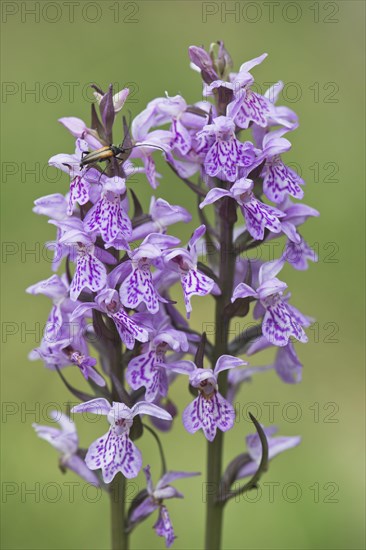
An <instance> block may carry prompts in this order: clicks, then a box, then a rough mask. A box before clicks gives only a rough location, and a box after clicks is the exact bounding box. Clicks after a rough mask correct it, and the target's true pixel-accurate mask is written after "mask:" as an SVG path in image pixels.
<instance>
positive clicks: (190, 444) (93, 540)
mask: <svg viewBox="0 0 366 550" xmlns="http://www.w3.org/2000/svg"><path fill="white" fill-rule="evenodd" d="M36 4H37V5H38V7H37V5H36ZM35 5H36V6H35ZM270 6H271V7H270ZM34 7H35V9H36V10H37V9H38V10H39V16H37V15H36V16H34V15H32V14H30V13H29V11H27V10H31V9H34ZM70 9H71V8H70V6H69V7H68V6H67V5H66V4H65V3H64V2H38V3H35V2H25V3H20V2H19V3H16V2H3V3H2V10H3V13H2V22H3V23H2V27H3V28H2V30H3V33H2V80H3V95H2V111H3V117H2V187H1V191H2V216H1V224H2V240H3V258H2V268H3V271H4V275H3V277H2V300H3V301H2V305H3V317H2V319H3V322H2V331H3V334H2V371H1V377H2V400H3V417H2V424H1V428H2V430H1V431H2V445H1V453H2V483H3V485H2V488H3V498H2V501H3V512H2V529H1V533H2V547H3V548H4V549H5V548H6V549H19V548H24V549H28V548H29V549H40V548H44V549H56V548H57V549H66V548H67V549H80V548H85V549H100V548H103V549H104V548H108V544H109V517H108V514H109V503H108V499H107V497H106V496H103V497H101V498H100V495H98V494H96V493H95V492H93V491H90V493H89V492H88V493H86V494H85V492H83V491H85V488H84V487H83V484H80V482H79V480H78V478H77V477H76V476H74V474H72V473H70V472H69V473H68V474H67V475H65V476H63V475H62V474H61V472H60V471H59V470H58V468H57V454H56V452H55V451H54V450H53V449H52V448H51V447H50V446H48V445H47V444H46V443H45V442H43V441H41V440H39V439H37V438H36V436H35V434H34V433H33V430H32V427H31V423H32V422H33V421H38V422H41V423H47V422H46V420H45V417H46V416H47V411H49V410H50V409H52V408H53V407H54V406H58V408H59V407H60V406H61V404H63V403H66V402H67V400H68V399H69V395H68V393H67V392H66V390H64V388H63V386H62V384H61V382H60V380H59V378H58V377H57V375H56V374H54V373H52V372H50V371H48V370H45V369H44V368H43V366H42V364H41V363H39V362H37V363H30V362H29V361H28V360H27V353H28V352H29V350H30V349H31V348H32V347H34V345H35V340H38V336H37V335H36V336H34V335H32V334H29V333H28V332H27V331H28V330H31V329H34V328H36V330H37V331H38V332H39V327H41V326H42V325H43V324H44V322H45V320H46V316H47V314H48V311H49V307H50V306H49V302H48V300H47V299H46V298H43V297H31V296H28V295H26V294H25V292H24V289H25V288H26V287H27V286H28V285H30V284H33V283H34V282H36V281H38V280H40V279H44V278H46V277H48V276H49V275H50V263H49V259H48V255H47V252H46V251H45V249H43V248H42V243H43V242H44V241H46V240H49V239H52V238H53V235H54V230H53V228H52V227H51V226H49V225H47V221H46V219H45V218H44V217H38V216H36V215H34V214H33V213H32V203H33V200H34V199H36V198H37V197H39V196H42V195H46V194H48V193H53V192H57V191H60V192H66V190H67V188H68V182H67V178H66V177H63V176H62V177H61V176H60V177H58V176H57V174H56V173H55V171H53V170H49V171H47V170H46V168H45V167H46V165H47V160H48V158H49V157H50V156H51V155H54V154H56V153H58V152H72V151H73V147H74V146H73V139H72V138H71V137H70V136H69V135H68V133H67V132H66V131H65V130H64V129H63V128H62V127H61V125H59V124H58V123H57V119H58V118H59V117H62V116H76V117H80V118H83V119H84V120H86V121H87V122H88V121H89V111H90V104H89V103H90V92H88V91H87V84H88V83H90V82H97V83H98V84H99V85H100V86H102V87H104V88H106V86H107V85H108V83H109V82H115V83H116V84H117V85H118V86H119V88H122V87H123V86H125V85H126V84H129V85H130V87H131V89H133V90H134V94H133V96H132V98H131V100H130V101H129V103H128V104H127V108H128V109H130V110H131V112H132V114H133V115H135V114H137V113H138V112H139V111H140V110H142V109H143V108H144V107H145V105H146V103H147V102H148V101H150V100H151V99H153V98H155V97H159V96H162V95H164V92H165V91H167V92H168V93H169V94H170V95H175V94H177V93H181V94H182V95H183V96H184V97H185V98H186V100H187V101H188V102H194V101H197V100H199V99H200V94H201V83H200V79H199V76H198V75H197V74H196V73H194V72H193V71H191V70H190V68H189V65H188V56H187V48H188V46H189V45H191V44H197V45H200V44H204V45H205V46H208V45H209V44H210V42H212V41H215V40H218V39H222V40H224V41H225V44H226V46H227V48H228V49H229V51H230V52H231V54H232V57H233V59H234V63H235V67H236V68H238V67H239V66H240V64H241V63H243V62H244V61H246V60H249V59H251V58H253V57H256V56H258V55H260V54H261V53H263V52H264V51H266V52H268V53H269V58H268V59H267V60H266V61H265V62H264V63H263V64H262V65H261V66H260V67H257V68H256V69H255V70H254V75H255V78H256V81H257V82H258V83H259V84H260V85H261V86H262V91H264V89H265V86H264V85H263V83H265V82H275V81H277V80H278V79H282V80H283V81H284V82H285V83H287V88H286V94H285V95H286V97H285V98H283V99H282V101H281V102H280V103H281V104H287V105H288V106H290V107H291V108H293V109H294V110H295V111H296V112H297V113H298V115H299V117H300V123H301V125H300V128H299V129H298V130H297V131H296V132H295V133H294V134H293V135H291V138H290V139H291V141H292V143H293V149H292V151H291V152H290V153H288V154H287V155H286V159H287V161H288V162H294V163H297V165H298V166H299V167H300V168H301V170H302V175H303V177H304V178H305V180H306V182H307V186H306V189H305V191H306V193H305V199H306V200H305V202H306V203H307V204H310V205H311V206H313V207H315V208H317V209H318V210H320V212H321V217H320V218H319V219H313V220H311V221H309V222H308V223H307V224H306V225H305V227H304V230H303V234H304V236H305V237H306V238H307V240H308V242H309V243H310V244H313V245H314V244H315V246H316V247H317V249H318V251H319V262H318V263H317V264H311V268H310V270H309V271H307V272H303V273H301V272H296V271H294V270H293V269H292V268H290V267H288V268H286V270H285V272H284V273H283V278H284V280H286V282H288V285H289V288H290V290H291V291H292V293H293V303H294V304H295V305H296V306H297V307H299V309H301V310H302V311H304V312H305V313H307V314H310V315H312V316H314V317H315V318H316V320H317V324H315V325H314V327H313V328H312V329H311V330H309V332H308V334H309V340H310V342H309V344H308V345H306V346H302V345H298V346H297V349H298V352H299V355H300V358H301V360H302V361H303V364H304V375H303V382H302V383H301V384H299V385H296V386H289V385H285V384H283V383H282V382H281V381H280V380H279V378H277V377H276V375H275V374H274V373H268V374H266V375H265V376H258V377H257V378H256V379H254V380H253V382H252V383H251V384H250V385H246V386H245V388H243V389H242V391H241V393H240V395H239V400H240V402H241V405H242V407H243V408H242V412H243V415H242V417H241V419H240V421H239V422H238V423H237V425H236V427H235V429H234V430H233V431H231V432H230V433H229V434H228V435H227V437H226V447H225V461H226V462H227V461H229V460H231V459H232V458H233V457H234V456H235V455H236V454H238V453H240V452H243V446H244V436H245V435H246V434H247V433H249V432H250V431H252V429H251V426H250V424H249V422H248V421H247V420H246V417H245V416H246V413H247V410H252V411H253V412H254V414H257V416H259V417H260V420H261V421H262V422H263V423H264V424H268V423H270V422H271V421H272V422H274V423H276V424H277V425H278V426H279V427H280V430H281V433H283V434H284V435H296V434H300V435H301V436H302V437H303V441H302V444H301V446H300V447H298V448H296V449H294V450H291V451H289V452H288V453H287V454H285V455H282V456H281V457H278V458H276V459H275V460H274V461H273V463H272V464H271V468H270V471H269V472H268V474H267V475H266V476H265V478H263V483H262V486H261V489H262V493H261V494H258V495H257V494H256V493H255V492H254V493H250V494H249V495H248V497H247V498H246V499H242V500H240V501H239V502H231V503H230V504H229V505H228V507H227V509H226V521H225V529H224V548H250V549H260V548H261V549H264V548H265V549H272V548H273V549H274V548H276V549H280V548H289V549H290V548H301V549H305V548H306V549H308V548H314V549H315V548H318V549H325V548H348V549H350V548H352V549H356V548H364V544H365V541H364V529H363V521H364V471H363V459H364V456H363V454H364V429H363V428H364V374H363V364H364V357H363V345H362V342H363V336H364V317H363V305H364V301H363V282H364V273H363V266H364V262H363V258H364V247H363V235H364V231H363V205H364V174H363V173H362V168H361V166H362V165H363V159H364V143H363V139H362V135H363V134H362V129H363V126H364V111H363V107H362V98H363V96H364V78H363V58H364V53H363V33H364V2H361V1H360V2H357V1H356V2H352V1H347V2H325V3H324V2H306V1H302V2H276V3H266V2H264V3H262V2H256V3H254V2H226V3H225V2H224V3H221V2H206V3H205V2H204V3H201V2H188V1H187V2H157V1H147V2H136V3H135V2H112V1H111V2H110V1H105V2H83V1H80V2H77V3H75V7H74V9H75V12H74V16H73V22H71V21H70V19H71V17H70V12H69V10H70ZM225 9H226V12H225ZM230 9H235V10H236V11H235V14H231V15H230V14H229V13H227V11H228V10H230ZM272 9H273V10H274V12H272ZM269 10H271V12H270V11H269ZM35 17H36V18H37V19H36V20H35ZM93 20H96V21H95V22H94V23H93V22H92V21H93ZM52 21H53V22H52ZM289 83H292V84H289ZM32 89H33V90H35V93H34V94H31V93H27V91H28V92H29V91H30V90H32ZM72 90H73V93H72ZM31 169H35V170H36V173H35V174H34V173H33V174H32V173H27V170H31ZM161 169H162V172H163V174H164V179H163V180H162V183H161V186H160V188H159V190H158V196H161V197H164V198H166V199H167V200H169V201H170V202H173V203H181V204H183V205H185V206H187V207H189V206H190V205H191V204H192V202H191V201H192V197H191V195H190V193H189V191H187V189H186V188H183V187H182V185H180V184H179V182H178V181H177V180H176V179H175V178H173V177H172V175H171V174H170V173H168V172H167V171H166V169H165V168H164V167H163V166H162V165H161ZM52 179H54V180H55V181H52ZM135 187H136V190H137V192H138V193H139V195H140V197H142V198H143V202H144V204H145V205H147V204H148V202H149V197H150V196H151V189H150V188H149V187H148V185H147V184H146V183H145V182H144V180H143V179H139V180H137V181H136V185H135ZM195 220H197V218H195ZM192 227H193V226H182V225H181V226H179V227H178V226H177V227H176V228H175V229H174V230H175V231H176V234H178V235H179V236H180V237H182V239H183V240H186V239H187V238H188V237H189V234H190V232H191V230H192ZM34 249H35V250H36V252H35V253H34V254H31V253H27V251H29V250H34ZM281 278H282V277H281ZM193 306H196V307H194V308H193V309H194V312H193V317H192V322H193V324H194V326H195V327H196V328H197V329H201V328H202V326H203V324H204V323H207V322H210V320H211V318H212V309H211V306H210V304H209V300H204V299H201V300H200V301H199V300H198V299H194V301H193ZM238 326H239V327H241V326H242V323H241V324H240V325H238ZM271 358H272V352H270V353H268V354H267V355H265V354H264V355H263V356H262V357H259V358H257V357H253V358H252V359H251V364H264V363H265V362H268V361H270V360H271ZM69 370H70V372H68V371H66V372H67V374H68V375H69V377H70V380H71V381H73V382H74V383H75V384H80V382H81V381H80V376H79V374H78V373H76V374H75V373H74V372H73V370H72V369H69ZM172 395H173V398H174V399H176V400H177V402H178V404H179V408H180V410H182V408H183V407H184V406H185V405H186V404H187V403H188V402H189V400H190V397H189V395H188V394H187V391H186V380H179V381H177V382H176V383H175V384H174V386H173V387H172ZM50 403H51V404H50ZM52 403H54V405H52ZM248 403H251V404H248ZM266 403H267V405H266ZM268 403H272V404H275V403H278V405H273V406H274V411H275V412H274V417H273V418H270V414H269V412H270V409H269V407H270V406H269V405H268ZM32 410H35V411H36V412H35V413H32V412H31V411H32ZM77 423H78V427H79V429H80V438H81V444H82V446H84V447H86V446H87V445H88V443H89V442H91V441H92V440H93V439H95V438H96V437H97V436H99V435H101V434H102V433H104V432H103V430H105V428H106V424H105V421H101V422H99V424H98V423H97V426H94V425H93V424H87V423H85V422H84V423H83V422H82V421H81V419H77ZM163 442H164V446H165V448H166V453H167V457H168V462H169V467H170V468H171V469H177V470H181V469H184V470H195V471H197V470H198V471H201V472H204V468H205V453H206V445H205V441H204V439H203V437H202V434H197V435H196V436H195V437H194V436H190V435H189V434H187V433H186V432H185V431H184V429H183V428H182V426H181V425H180V422H179V421H177V422H176V423H175V427H174V431H173V433H172V434H169V435H167V436H163ZM138 443H139V447H140V448H141V450H142V451H143V455H144V457H145V460H146V457H147V456H149V462H150V463H151V465H152V468H153V470H152V471H153V472H154V473H155V476H156V474H157V473H158V471H159V461H158V457H157V453H156V447H155V444H154V442H153V440H152V439H151V437H150V436H149V434H147V435H146V436H144V438H143V439H142V440H139V442H138ZM142 481H143V480H142V478H140V477H139V478H137V480H135V484H131V486H130V491H131V495H133V494H134V492H136V488H137V487H138V486H139V485H141V483H142ZM203 481H204V477H203V478H202V482H203ZM70 483H71V485H70ZM72 487H74V497H73V498H69V495H70V491H71V488H72ZM179 487H180V488H181V489H182V490H183V492H184V493H185V497H186V498H185V500H184V501H176V502H173V501H172V502H171V504H170V508H169V509H170V510H171V515H172V519H173V522H174V525H175V528H176V533H177V535H178V539H177V540H176V542H175V548H181V549H183V548H184V549H188V548H192V549H193V548H202V544H203V542H202V541H203V526H204V515H205V510H204V503H203V500H204V496H203V495H204V489H203V487H202V484H201V481H197V479H192V480H187V481H186V482H180V483H179ZM32 489H33V490H35V493H34V494H31V493H29V491H30V490H32ZM272 491H273V494H272ZM70 501H72V502H70ZM93 501H95V502H93ZM153 522H154V518H150V519H148V520H147V521H146V522H145V523H144V524H143V526H142V527H140V528H139V529H138V530H137V531H136V532H135V533H134V534H133V536H132V542H131V546H132V548H146V549H147V548H162V547H163V541H162V540H161V539H159V538H158V537H156V536H155V534H154V533H153V531H152V525H153Z"/></svg>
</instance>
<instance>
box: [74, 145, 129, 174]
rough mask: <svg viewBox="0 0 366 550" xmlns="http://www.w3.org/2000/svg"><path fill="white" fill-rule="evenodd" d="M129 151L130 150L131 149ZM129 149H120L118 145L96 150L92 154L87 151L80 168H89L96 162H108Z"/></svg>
mask: <svg viewBox="0 0 366 550" xmlns="http://www.w3.org/2000/svg"><path fill="white" fill-rule="evenodd" d="M128 149H130V147H129V148H128ZM128 149H124V148H123V147H119V146H117V145H105V146H104V147H101V148H100V149H96V150H95V151H92V152H91V153H89V151H85V152H84V153H83V156H82V158H81V161H80V168H84V166H88V165H89V164H93V163H94V162H103V161H105V160H106V161H108V160H110V159H111V158H113V157H117V156H118V155H122V154H123V153H125V152H126V151H127V150H128Z"/></svg>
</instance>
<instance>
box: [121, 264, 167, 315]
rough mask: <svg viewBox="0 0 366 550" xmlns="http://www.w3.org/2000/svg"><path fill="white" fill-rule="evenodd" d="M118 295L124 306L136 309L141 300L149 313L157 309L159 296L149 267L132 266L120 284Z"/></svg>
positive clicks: (155, 311)
mask: <svg viewBox="0 0 366 550" xmlns="http://www.w3.org/2000/svg"><path fill="white" fill-rule="evenodd" d="M120 297H121V302H122V304H123V305H124V306H125V307H128V308H131V309H136V308H137V306H139V305H140V304H141V302H143V303H144V304H145V305H146V307H147V309H148V311H149V312H150V313H157V312H158V311H159V298H158V294H157V292H156V290H155V288H154V285H153V281H152V276H151V272H150V269H139V268H138V267H137V268H134V269H133V271H132V273H130V275H129V276H128V277H127V278H126V279H125V280H124V281H123V283H122V285H121V288H120Z"/></svg>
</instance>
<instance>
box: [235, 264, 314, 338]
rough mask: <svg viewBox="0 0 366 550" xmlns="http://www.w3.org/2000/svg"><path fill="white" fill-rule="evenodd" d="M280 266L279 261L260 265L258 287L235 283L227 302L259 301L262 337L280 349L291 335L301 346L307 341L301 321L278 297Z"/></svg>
mask: <svg viewBox="0 0 366 550" xmlns="http://www.w3.org/2000/svg"><path fill="white" fill-rule="evenodd" d="M282 267H283V261H282V260H276V261H272V262H267V263H265V264H263V265H262V266H261V268H260V270H259V286H258V288H257V289H256V290H254V289H253V288H252V287H250V286H249V285H247V284H246V283H239V284H238V286H237V287H236V288H235V289H234V292H233V296H232V299H231V301H232V302H234V301H235V300H236V299H237V298H248V297H253V298H256V299H257V300H259V301H260V303H261V305H262V306H263V307H264V310H265V313H264V317H263V321H262V331H263V335H264V336H265V337H266V338H267V340H268V341H269V342H270V343H271V344H273V345H275V346H280V347H282V346H286V345H287V343H288V341H289V338H290V337H291V336H293V337H294V338H296V339H297V340H299V341H300V342H303V343H304V342H307V340H308V338H307V336H306V334H305V332H304V329H303V325H304V321H303V320H300V319H299V317H298V316H297V315H295V314H294V312H293V311H292V310H291V309H290V307H289V306H288V305H287V304H286V301H285V300H284V299H283V298H282V294H283V291H284V290H285V289H286V288H287V285H286V283H284V282H283V281H280V280H279V279H277V278H276V275H277V273H278V272H279V271H280V270H281V269H282ZM299 321H301V323H300V322H299Z"/></svg>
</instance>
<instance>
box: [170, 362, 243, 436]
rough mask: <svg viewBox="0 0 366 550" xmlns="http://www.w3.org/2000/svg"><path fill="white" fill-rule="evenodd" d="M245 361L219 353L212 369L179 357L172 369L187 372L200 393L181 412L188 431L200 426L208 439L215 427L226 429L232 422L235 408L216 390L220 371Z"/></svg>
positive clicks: (194, 430) (224, 430)
mask: <svg viewBox="0 0 366 550" xmlns="http://www.w3.org/2000/svg"><path fill="white" fill-rule="evenodd" d="M245 364H246V363H245V361H242V360H241V359H238V358H237V357H233V356H231V355H222V356H221V357H219V359H218V360H217V362H216V365H215V368H214V370H212V369H201V368H198V367H197V366H196V365H195V364H194V363H193V362H192V361H181V362H180V363H177V364H175V365H174V366H173V367H172V369H173V370H175V371H176V372H179V373H181V374H187V375H188V376H189V383H190V385H191V386H193V387H194V388H197V389H198V390H199V395H198V397H196V399H194V401H192V403H191V404H190V405H188V407H187V408H186V409H185V410H184V412H183V424H184V427H185V429H186V430H187V431H188V432H190V433H195V432H196V431H197V430H200V429H202V430H203V433H204V434H205V437H206V438H207V439H208V441H213V440H214V439H215V435H216V430H217V428H219V429H220V430H221V431H223V432H226V431H227V430H230V429H231V428H232V427H233V425H234V420H235V411H234V409H233V407H232V405H231V404H230V403H229V402H228V401H227V400H226V399H225V398H224V397H223V396H222V395H221V394H220V393H219V391H218V375H219V373H220V372H222V371H224V370H227V369H232V368H234V367H238V366H240V365H245Z"/></svg>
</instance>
